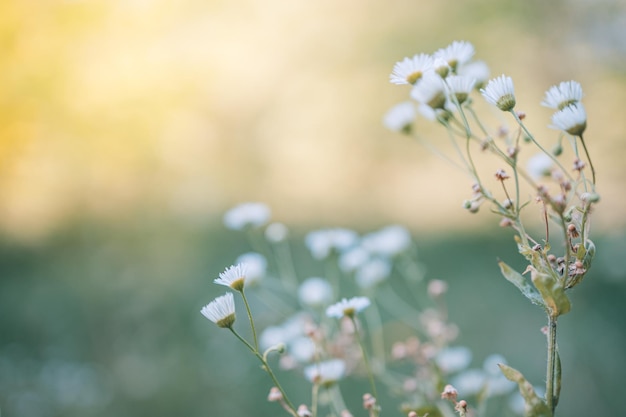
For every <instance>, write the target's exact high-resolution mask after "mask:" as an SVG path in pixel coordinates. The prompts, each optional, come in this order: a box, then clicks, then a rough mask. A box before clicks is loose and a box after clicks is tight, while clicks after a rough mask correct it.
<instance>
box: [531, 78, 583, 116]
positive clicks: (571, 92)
mask: <svg viewBox="0 0 626 417" xmlns="http://www.w3.org/2000/svg"><path fill="white" fill-rule="evenodd" d="M582 98H583V88H582V87H581V85H580V84H579V83H578V82H576V81H563V82H562V83H560V84H559V85H553V86H552V87H550V89H548V91H546V95H545V97H544V99H543V101H542V102H541V105H542V106H546V107H549V108H551V109H557V110H563V109H564V108H565V107H567V106H569V105H571V104H576V103H578V102H579V101H580V100H581V99H582Z"/></svg>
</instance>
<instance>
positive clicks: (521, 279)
mask: <svg viewBox="0 0 626 417" xmlns="http://www.w3.org/2000/svg"><path fill="white" fill-rule="evenodd" d="M443 51H446V52H440V51H437V52H436V53H435V54H434V55H433V57H435V59H436V57H438V56H439V57H443V56H445V57H446V59H447V61H448V63H449V67H450V71H449V72H443V73H442V72H440V71H436V70H432V71H430V72H426V73H424V74H422V76H421V77H420V79H419V80H418V81H417V82H416V83H414V84H413V86H412V88H411V90H410V91H409V96H410V97H411V98H413V99H414V100H415V102H414V103H413V105H414V106H415V107H416V108H418V109H421V110H420V113H422V114H423V115H426V116H427V117H426V118H427V119H430V120H433V121H434V122H436V123H438V124H439V125H441V127H442V128H443V129H444V130H445V132H446V134H447V137H448V139H449V140H450V142H451V143H452V145H453V149H454V150H455V154H454V155H452V156H450V155H446V154H445V153H444V152H443V151H442V150H440V149H438V148H435V149H434V151H435V152H437V153H439V155H441V156H443V157H445V158H446V159H448V160H449V161H452V162H453V163H454V164H455V166H457V167H459V168H460V169H461V170H463V171H464V172H465V173H466V174H467V175H468V177H469V178H470V179H471V181H472V184H473V185H472V196H471V198H468V199H467V200H465V202H464V203H463V206H464V207H465V208H466V209H467V210H468V211H469V212H470V213H476V212H477V211H479V209H480V207H481V206H482V205H484V204H485V203H488V204H489V205H490V210H491V212H492V213H493V214H495V215H496V217H497V218H498V219H499V221H500V225H501V226H505V227H509V228H511V229H512V230H513V231H514V232H515V241H516V244H517V248H518V251H519V253H520V254H522V255H523V256H524V257H525V259H526V260H527V262H528V265H527V268H526V270H525V271H524V273H519V272H517V271H514V270H513V269H512V268H511V267H509V266H508V265H507V264H505V263H504V262H502V261H500V262H499V266H500V270H501V272H502V274H503V275H504V277H505V278H506V279H507V280H508V281H510V282H511V283H513V284H514V285H515V286H516V287H517V288H518V289H519V290H520V291H521V293H522V294H523V295H524V296H525V297H526V298H527V299H528V300H529V301H530V302H531V303H533V304H536V305H538V306H539V307H541V308H542V309H543V310H544V311H545V312H546V316H547V322H548V324H547V327H546V335H547V341H548V343H547V345H548V352H547V357H548V360H547V371H546V386H545V397H544V398H539V396H538V395H537V394H536V393H535V390H534V389H533V387H532V386H531V385H530V384H529V383H528V381H526V379H525V378H524V377H523V375H522V374H521V373H520V372H519V371H517V370H515V369H513V368H511V367H509V366H507V365H505V364H501V365H500V368H501V369H502V372H503V374H504V375H505V376H506V377H507V378H508V379H510V380H511V381H515V382H517V383H518V385H519V388H520V392H521V393H522V395H523V396H524V399H525V403H526V411H525V413H526V415H528V416H540V415H541V416H552V415H553V414H554V411H555V408H556V406H557V404H558V401H559V393H560V388H561V363H560V359H559V352H558V349H557V343H556V334H557V321H558V318H559V317H560V316H562V315H564V314H566V313H567V312H569V311H570V309H571V303H570V300H569V297H568V295H567V292H568V291H569V290H571V289H572V288H574V287H575V286H577V285H578V284H580V283H581V281H582V280H583V278H584V276H585V275H586V273H587V272H588V270H589V268H590V266H591V261H592V259H593V257H594V255H595V246H594V244H593V242H592V241H591V239H590V238H589V236H590V226H591V213H592V209H593V206H594V205H595V204H596V203H597V202H598V201H599V198H600V197H599V195H598V194H597V192H596V172H595V169H594V166H593V163H592V160H591V156H590V154H589V150H588V148H587V145H586V142H585V139H584V137H583V134H584V132H585V130H586V127H587V114H586V111H585V108H584V106H583V104H582V102H581V100H582V98H583V90H582V87H581V85H580V84H579V83H578V82H576V81H565V82H561V83H560V84H558V85H555V86H552V87H550V88H549V89H548V90H547V91H546V93H545V96H544V98H543V100H542V101H541V104H542V105H543V106H546V107H549V108H551V109H554V110H555V112H554V113H553V115H552V118H551V123H550V124H549V127H551V128H553V129H556V130H559V131H560V133H559V135H558V137H557V138H556V139H555V140H552V142H553V145H552V146H551V147H549V146H548V143H549V142H548V141H547V140H545V139H541V140H540V139H538V138H536V137H535V135H533V134H532V133H531V132H530V131H529V130H528V128H527V127H526V125H525V124H524V122H523V120H524V119H525V118H526V117H527V116H526V114H525V113H524V112H521V111H518V110H517V109H518V107H519V103H518V101H517V98H516V95H515V86H514V83H513V79H512V78H511V77H509V76H507V75H504V74H502V75H500V76H498V77H496V78H493V79H491V80H489V81H488V82H486V83H485V82H484V80H483V79H481V77H484V65H483V64H475V63H472V61H470V58H471V57H472V56H473V48H472V47H471V46H470V45H469V44H468V43H467V42H465V43H463V42H454V43H453V44H452V45H450V46H449V47H447V48H445V49H444V50H443ZM455 55H456V56H457V57H458V58H457V59H455ZM477 62H480V61H477ZM452 63H454V65H453V64H452ZM470 66H474V67H475V68H482V74H481V75H480V76H479V75H478V73H474V74H473V73H472V71H470V70H467V69H464V67H470ZM437 76H439V77H438V79H437V80H436V81H435V79H436V78H437ZM391 82H392V83H395V84H397V82H396V81H395V76H394V74H393V73H392V76H391ZM483 84H484V86H483ZM434 85H437V87H436V88H435V87H434ZM472 88H474V90H476V89H477V90H478V92H479V93H480V95H482V98H483V99H484V100H485V101H486V102H487V103H489V104H491V105H492V106H494V107H495V108H497V109H499V110H500V111H502V112H506V113H509V114H510V115H511V119H512V121H513V123H514V126H515V128H514V129H512V130H511V131H509V129H506V128H500V129H494V130H491V129H489V128H487V127H486V124H485V123H484V122H483V119H481V118H480V117H479V116H478V111H477V110H476V107H477V106H476V105H475V101H474V98H473V97H472V96H471V94H470V93H471V91H470V90H472ZM434 89H439V90H443V92H444V96H443V98H440V99H438V100H437V101H433V100H432V96H428V95H425V94H423V93H422V92H423V91H431V90H434ZM475 95H478V94H475ZM538 101H539V100H538ZM406 103H407V102H405V103H403V104H402V106H403V107H398V106H396V107H394V108H392V109H391V110H390V111H389V113H387V115H386V116H385V118H384V121H385V124H386V125H387V126H388V127H389V128H390V129H392V130H396V131H398V132H402V133H405V134H408V135H412V136H415V137H417V138H418V140H420V141H423V139H421V138H420V137H419V136H418V135H416V133H415V132H416V131H417V129H416V127H415V125H416V124H417V123H418V121H417V120H416V119H417V118H413V120H409V118H408V114H409V112H408V111H407V110H406V106H408V104H406ZM409 103H410V102H409ZM564 141H565V142H569V144H570V146H571V152H567V153H564V152H563V145H562V143H563V142H564ZM427 146H429V147H430V148H433V145H431V144H430V142H427ZM581 148H582V149H581ZM548 149H552V150H548ZM477 153H488V154H490V155H491V156H493V157H494V158H495V160H497V161H499V164H500V165H501V168H499V169H498V170H497V171H496V172H494V173H492V176H491V178H489V177H490V175H488V174H487V175H486V174H485V173H484V172H483V171H481V170H480V169H479V168H480V167H479V166H477V165H476V164H475V162H474V161H475V155H476V154H477ZM565 155H573V161H572V162H571V165H569V166H570V168H569V169H568V168H566V165H567V163H566V162H565V161H564V158H565ZM523 161H527V165H526V166H524V164H523ZM524 183H526V184H527V185H528V186H530V189H531V190H532V195H531V197H524V194H523V192H524V190H526V188H524V185H523V184H524ZM492 188H495V190H493V189H492ZM533 203H537V204H539V206H540V207H541V210H540V222H541V223H543V232H541V235H540V236H533V235H531V233H530V232H529V230H530V228H529V227H528V226H527V220H526V218H525V217H523V215H524V214H525V212H526V210H527V209H528V207H529V206H530V207H532V206H533V205H534V204H533ZM528 276H529V277H528ZM457 411H459V410H457ZM459 412H460V411H459Z"/></svg>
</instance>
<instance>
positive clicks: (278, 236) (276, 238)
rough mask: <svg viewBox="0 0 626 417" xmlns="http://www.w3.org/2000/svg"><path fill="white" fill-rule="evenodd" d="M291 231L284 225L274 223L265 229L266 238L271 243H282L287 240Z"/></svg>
mask: <svg viewBox="0 0 626 417" xmlns="http://www.w3.org/2000/svg"><path fill="white" fill-rule="evenodd" d="M288 234H289V229H287V226H285V225H284V224H282V223H272V224H270V225H268V226H267V228H266V229H265V238H266V239H267V240H269V241H270V242H274V243H276V242H282V241H283V240H285V239H286V238H287V235H288Z"/></svg>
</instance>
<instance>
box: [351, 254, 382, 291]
mask: <svg viewBox="0 0 626 417" xmlns="http://www.w3.org/2000/svg"><path fill="white" fill-rule="evenodd" d="M390 274H391V263H390V262H389V261H388V260H386V259H380V258H374V259H371V260H369V261H368V262H366V263H365V264H363V265H362V266H361V267H360V268H359V269H358V270H357V271H356V275H355V280H356V283H357V285H358V286H359V288H362V289H367V288H371V287H373V286H374V285H376V284H378V283H379V282H381V281H384V280H385V279H387V278H388V277H389V275H390Z"/></svg>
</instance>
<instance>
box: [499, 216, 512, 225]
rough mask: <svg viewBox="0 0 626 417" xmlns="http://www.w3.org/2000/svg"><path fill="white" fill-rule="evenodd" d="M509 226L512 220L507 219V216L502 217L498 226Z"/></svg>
mask: <svg viewBox="0 0 626 417" xmlns="http://www.w3.org/2000/svg"><path fill="white" fill-rule="evenodd" d="M510 226H513V220H511V219H509V218H508V217H503V218H502V220H500V227H510Z"/></svg>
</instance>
